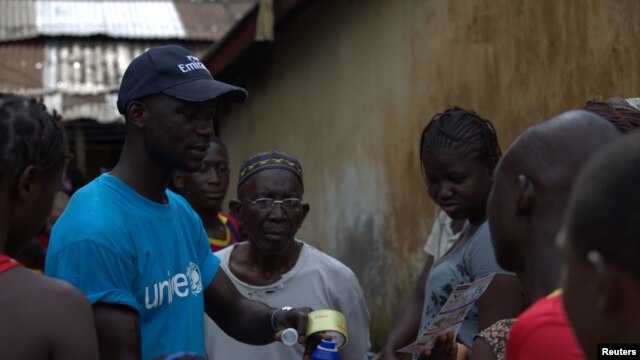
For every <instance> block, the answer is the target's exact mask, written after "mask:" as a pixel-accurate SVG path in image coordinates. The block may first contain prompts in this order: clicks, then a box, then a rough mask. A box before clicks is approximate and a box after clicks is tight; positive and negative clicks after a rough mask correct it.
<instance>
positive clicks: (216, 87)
mask: <svg viewBox="0 0 640 360" xmlns="http://www.w3.org/2000/svg"><path fill="white" fill-rule="evenodd" d="M162 92H163V93H165V94H167V95H169V96H173V97H175V98H178V99H180V100H185V101H206V100H211V99H214V98H221V99H225V100H230V101H234V102H242V101H245V100H247V97H248V96H249V94H248V93H247V90H245V89H243V88H241V87H238V86H233V85H229V84H227V83H223V82H221V81H217V80H214V79H199V80H194V81H189V82H186V83H183V84H180V85H176V86H172V87H170V88H168V89H164V90H162Z"/></svg>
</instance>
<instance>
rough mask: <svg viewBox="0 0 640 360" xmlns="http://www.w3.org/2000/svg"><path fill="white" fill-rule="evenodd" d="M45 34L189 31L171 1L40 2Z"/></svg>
mask: <svg viewBox="0 0 640 360" xmlns="http://www.w3.org/2000/svg"><path fill="white" fill-rule="evenodd" d="M35 5H36V6H35V8H36V29H37V31H38V33H39V34H41V35H48V36H59V35H83V36H86V35H106V36H109V37H116V38H118V37H127V38H136V39H184V38H186V31H185V29H184V27H183V26H182V21H181V20H180V15H179V14H178V11H177V10H176V7H175V5H174V3H173V1H171V0H157V1H131V2H123V1H69V0H67V1H36V4H35Z"/></svg>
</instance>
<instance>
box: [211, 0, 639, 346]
mask: <svg viewBox="0 0 640 360" xmlns="http://www.w3.org/2000/svg"><path fill="white" fill-rule="evenodd" d="M638 39H640V1H637V0H626V1H623V0H608V1H602V0H536V1H531V0H452V1H439V0H438V1H436V0H414V1H410V0H402V1H390V0H379V1H364V0H354V1H315V2H311V3H310V4H309V5H308V6H307V7H306V8H305V9H304V10H303V11H302V12H301V13H300V14H298V16H297V17H296V18H295V19H294V20H293V21H292V22H291V23H290V25H289V26H288V27H287V28H286V30H285V32H284V33H283V34H281V35H280V36H279V37H278V38H277V39H276V42H275V43H274V44H273V52H272V55H271V57H270V58H269V59H268V62H267V63H265V64H262V65H261V67H260V73H259V75H258V77H257V79H256V81H254V82H252V83H251V84H247V87H248V90H249V91H250V93H251V97H250V100H249V101H248V102H247V103H246V104H242V105H233V106H231V107H228V108H225V109H222V113H223V119H224V120H223V123H222V125H221V135H222V137H223V139H224V140H225V141H226V142H227V144H228V147H229V152H230V156H231V162H232V167H233V170H232V171H233V172H234V174H237V170H238V168H239V166H240V162H241V160H243V159H245V158H246V157H248V156H249V155H251V154H253V153H255V152H259V151H265V150H268V149H277V150H280V151H285V152H288V153H290V154H292V155H294V156H296V157H298V158H299V159H300V160H301V162H302V165H303V169H304V172H305V174H304V176H305V187H306V193H305V199H306V200H307V201H308V202H309V203H310V204H311V212H310V213H309V216H308V217H307V220H306V221H305V224H304V225H303V228H302V230H301V231H300V233H299V237H300V238H302V239H304V240H306V241H308V242H310V243H311V244H313V245H315V246H316V247H318V248H320V249H322V250H324V251H326V252H328V253H329V254H332V255H334V256H335V257H337V258H339V259H340V260H342V261H343V262H345V263H346V264H347V265H349V266H350V267H351V268H352V269H353V270H354V271H355V273H356V274H357V275H358V277H359V279H360V281H361V284H362V286H363V287H364V289H365V292H366V296H367V301H368V304H369V309H370V312H371V315H372V337H373V338H372V340H373V343H374V348H376V349H377V348H379V346H380V345H381V344H382V343H383V342H384V339H385V337H386V333H387V331H388V328H389V326H390V322H391V321H392V319H393V316H394V315H395V313H396V311H397V310H398V308H399V307H400V306H401V304H402V302H403V299H404V298H405V296H406V295H407V293H408V292H409V290H410V289H411V287H412V286H413V283H414V280H415V277H416V276H417V274H418V272H419V270H420V269H421V266H422V262H423V261H424V255H423V253H422V250H421V247H422V245H423V243H424V240H425V239H426V236H427V232H428V229H429V228H430V226H431V221H432V217H433V214H434V211H435V209H434V206H433V204H432V203H431V202H430V201H429V200H428V198H427V195H426V191H425V187H424V184H423V182H422V178H421V175H420V167H419V162H418V152H417V146H418V141H419V134H420V131H421V129H422V127H423V126H424V125H425V124H426V123H427V121H428V120H429V118H430V117H431V116H432V115H433V114H434V113H436V112H438V111H441V110H443V109H444V108H445V107H447V106H450V105H459V106H463V107H469V108H473V109H475V110H476V111H478V112H479V113H480V114H481V115H483V116H484V117H487V118H489V119H491V120H493V122H494V124H495V125H496V128H497V131H498V133H499V138H500V140H501V142H502V145H503V149H504V148H505V147H506V145H508V144H509V143H510V142H511V141H512V140H513V139H514V138H515V137H516V136H517V135H518V134H519V133H520V132H521V131H522V130H523V129H524V128H525V127H527V126H530V125H532V124H534V123H536V122H539V121H542V120H543V119H545V118H548V117H550V116H551V115H554V114H556V113H558V112H560V111H563V110H566V109H569V108H572V107H580V106H581V105H582V104H584V102H585V100H586V99H588V98H591V97H593V96H595V95H603V96H604V97H610V96H614V95H617V96H626V97H630V96H637V95H639V94H640V70H639V69H640V51H639V50H638V49H639V46H638ZM234 177H236V176H234ZM232 181H235V179H234V180H232ZM231 189H235V185H234V184H232V185H231ZM233 192H234V191H233V190H232V191H230V193H233Z"/></svg>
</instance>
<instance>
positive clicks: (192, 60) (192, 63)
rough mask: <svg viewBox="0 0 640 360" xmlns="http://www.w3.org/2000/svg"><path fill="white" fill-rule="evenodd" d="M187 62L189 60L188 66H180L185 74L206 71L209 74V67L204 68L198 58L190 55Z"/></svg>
mask: <svg viewBox="0 0 640 360" xmlns="http://www.w3.org/2000/svg"><path fill="white" fill-rule="evenodd" d="M187 60H189V62H188V63H186V64H178V68H179V69H180V71H182V72H183V73H188V72H189V71H194V70H205V71H206V72H209V70H208V69H207V67H206V66H204V64H203V63H201V62H200V59H198V58H197V57H195V56H191V55H188V56H187Z"/></svg>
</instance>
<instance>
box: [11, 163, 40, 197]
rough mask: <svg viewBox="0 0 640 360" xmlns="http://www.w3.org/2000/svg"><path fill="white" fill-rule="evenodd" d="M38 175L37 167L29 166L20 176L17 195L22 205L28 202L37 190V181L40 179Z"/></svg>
mask: <svg viewBox="0 0 640 360" xmlns="http://www.w3.org/2000/svg"><path fill="white" fill-rule="evenodd" d="M38 173H39V171H38V169H37V168H36V166H35V165H29V166H27V167H26V168H24V170H22V172H21V173H20V174H19V175H18V182H17V183H16V187H17V189H16V194H17V198H18V201H19V202H20V203H24V202H26V201H27V200H28V199H29V197H30V196H31V195H32V194H33V193H34V192H35V191H36V190H37V183H36V179H37V177H38Z"/></svg>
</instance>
